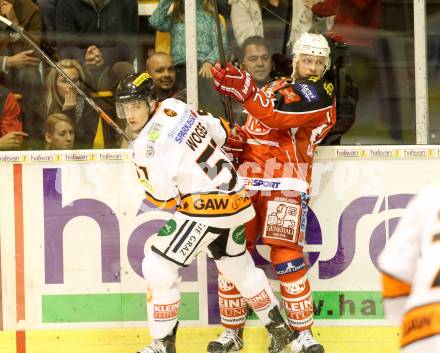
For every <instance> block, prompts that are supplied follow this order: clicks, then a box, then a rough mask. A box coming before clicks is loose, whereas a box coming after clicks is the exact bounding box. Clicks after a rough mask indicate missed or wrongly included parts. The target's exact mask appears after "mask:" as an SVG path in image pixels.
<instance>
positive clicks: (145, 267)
mask: <svg viewBox="0 0 440 353" xmlns="http://www.w3.org/2000/svg"><path fill="white" fill-rule="evenodd" d="M178 268H179V266H177V265H176V264H174V263H172V262H170V261H168V260H167V259H165V258H164V257H162V256H160V255H159V254H156V253H155V252H153V251H151V250H149V251H148V252H147V255H146V256H145V258H144V260H143V261H142V273H143V275H144V278H145V280H146V281H147V284H148V286H150V287H154V288H156V289H158V290H167V289H169V288H171V287H172V286H173V285H175V284H176V283H177V282H178V281H179V273H178Z"/></svg>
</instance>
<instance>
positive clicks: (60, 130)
mask: <svg viewBox="0 0 440 353" xmlns="http://www.w3.org/2000/svg"><path fill="white" fill-rule="evenodd" d="M43 131H44V140H45V147H46V148H45V149H46V150H71V149H72V148H73V144H74V142H75V124H74V123H73V121H72V120H71V119H70V118H69V117H68V116H67V115H66V114H62V113H56V114H51V115H49V116H48V117H47V119H46V121H45V122H44V127H43Z"/></svg>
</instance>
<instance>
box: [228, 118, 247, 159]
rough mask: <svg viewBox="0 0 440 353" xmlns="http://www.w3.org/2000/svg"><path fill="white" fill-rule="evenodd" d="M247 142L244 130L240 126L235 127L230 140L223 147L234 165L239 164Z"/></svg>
mask: <svg viewBox="0 0 440 353" xmlns="http://www.w3.org/2000/svg"><path fill="white" fill-rule="evenodd" d="M246 140H247V137H246V134H245V133H244V131H243V129H242V128H241V127H240V126H239V125H235V126H234V128H233V129H232V130H231V134H230V135H229V137H228V140H227V141H226V143H225V144H224V145H223V150H224V151H225V152H226V154H227V155H228V157H229V159H230V160H231V161H232V162H233V163H234V164H236V163H238V158H239V157H240V154H241V152H243V149H244V146H245V145H246Z"/></svg>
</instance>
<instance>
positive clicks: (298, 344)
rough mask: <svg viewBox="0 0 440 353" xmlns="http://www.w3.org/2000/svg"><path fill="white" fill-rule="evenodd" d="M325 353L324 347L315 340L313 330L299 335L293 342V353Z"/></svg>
mask: <svg viewBox="0 0 440 353" xmlns="http://www.w3.org/2000/svg"><path fill="white" fill-rule="evenodd" d="M300 352H302V353H324V347H323V346H322V345H320V344H319V342H318V341H317V340H315V339H314V338H313V334H312V331H311V330H304V331H300V332H299V333H298V337H297V338H296V339H295V340H293V341H292V353H300Z"/></svg>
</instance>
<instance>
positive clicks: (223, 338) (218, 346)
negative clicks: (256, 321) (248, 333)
mask: <svg viewBox="0 0 440 353" xmlns="http://www.w3.org/2000/svg"><path fill="white" fill-rule="evenodd" d="M243 345H244V342H243V328H237V329H232V328H227V329H225V330H224V331H223V333H222V334H221V335H220V337H219V338H217V339H216V340H214V341H211V342H209V344H208V352H210V353H227V352H238V351H240V350H241V349H242V348H243Z"/></svg>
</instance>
